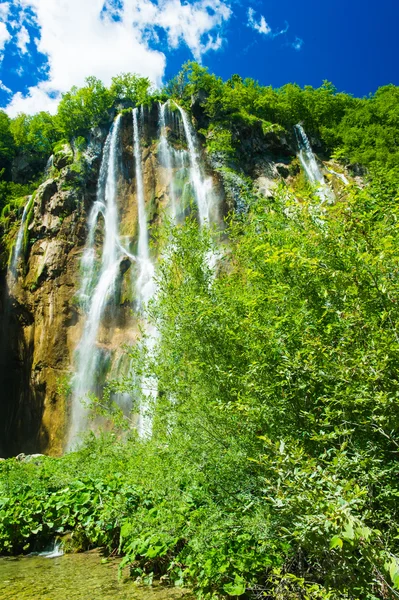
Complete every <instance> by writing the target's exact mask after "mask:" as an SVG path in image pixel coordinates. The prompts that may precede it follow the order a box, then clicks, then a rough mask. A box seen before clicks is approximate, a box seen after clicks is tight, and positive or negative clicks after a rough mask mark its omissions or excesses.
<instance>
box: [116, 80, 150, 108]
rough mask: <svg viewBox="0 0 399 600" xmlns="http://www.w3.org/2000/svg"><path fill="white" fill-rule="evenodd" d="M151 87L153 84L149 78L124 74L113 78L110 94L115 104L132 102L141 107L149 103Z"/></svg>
mask: <svg viewBox="0 0 399 600" xmlns="http://www.w3.org/2000/svg"><path fill="white" fill-rule="evenodd" d="M150 86H151V82H150V80H149V79H148V78H147V77H139V76H138V75H133V74H132V73H122V74H121V75H118V76H117V77H113V78H112V84H111V87H110V90H109V92H110V95H111V97H112V99H113V102H118V101H120V100H130V102H132V104H134V105H135V106H139V105H140V104H146V103H147V102H148V99H149V89H150Z"/></svg>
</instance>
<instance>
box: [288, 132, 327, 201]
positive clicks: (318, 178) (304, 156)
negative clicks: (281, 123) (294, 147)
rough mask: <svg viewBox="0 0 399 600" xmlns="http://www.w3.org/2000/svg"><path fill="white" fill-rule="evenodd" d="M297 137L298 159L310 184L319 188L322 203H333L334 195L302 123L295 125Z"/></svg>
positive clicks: (317, 192) (317, 191) (318, 193)
mask: <svg viewBox="0 0 399 600" xmlns="http://www.w3.org/2000/svg"><path fill="white" fill-rule="evenodd" d="M295 135H296V139H297V143H298V148H299V154H298V158H299V160H300V163H301V165H302V167H303V169H304V171H305V173H306V176H307V178H308V180H309V181H310V183H311V184H312V185H314V186H317V190H316V194H317V195H318V196H319V198H320V200H321V203H323V202H326V201H327V202H331V201H333V200H334V194H333V192H332V190H331V189H330V188H329V187H328V185H326V182H325V180H324V176H323V173H322V172H321V170H320V167H319V165H318V163H317V160H316V157H315V155H314V152H313V150H312V146H311V145H310V142H309V138H308V136H307V135H306V132H305V130H304V128H303V127H302V125H301V124H300V123H298V124H297V125H295Z"/></svg>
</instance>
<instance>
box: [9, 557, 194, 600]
mask: <svg viewBox="0 0 399 600" xmlns="http://www.w3.org/2000/svg"><path fill="white" fill-rule="evenodd" d="M119 562H120V561H119V560H118V559H115V558H110V557H109V558H107V559H106V561H105V562H104V561H103V557H102V555H101V554H100V552H99V551H98V550H92V551H90V552H82V553H79V554H64V555H63V556H57V557H54V558H52V560H48V559H47V558H46V557H45V556H40V555H39V556H38V555H37V556H18V557H10V558H0V581H1V585H0V600H66V599H68V600H88V599H90V600H91V599H95V600H110V599H111V598H112V599H115V600H118V599H120V600H178V599H180V598H185V599H186V600H189V598H193V597H192V596H191V595H189V594H188V592H187V591H186V590H183V589H178V588H175V587H173V588H168V587H164V586H161V585H156V584H155V585H154V586H152V587H148V586H146V587H143V586H139V585H137V584H136V583H135V581H134V580H133V579H132V578H131V577H128V572H127V570H125V572H124V574H123V576H122V578H120V577H119V572H118V567H119Z"/></svg>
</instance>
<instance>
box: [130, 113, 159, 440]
mask: <svg viewBox="0 0 399 600" xmlns="http://www.w3.org/2000/svg"><path fill="white" fill-rule="evenodd" d="M138 113H139V110H138V109H137V108H134V109H133V152H134V163H135V168H136V192H137V208H138V221H139V240H138V247H137V261H138V268H139V272H138V276H137V281H136V293H137V300H138V308H139V310H140V311H142V310H143V309H145V306H146V305H147V303H148V301H149V300H150V299H151V298H152V297H153V295H154V294H155V281H154V271H155V269H154V265H153V263H152V261H151V259H150V250H149V243H148V225H147V214H146V210H145V198H144V181H143V169H142V151H141V133H142V131H143V127H144V111H143V107H142V106H141V108H140V122H139V118H138ZM144 330H145V333H146V334H147V336H148V338H147V349H148V351H149V352H151V351H152V349H153V347H154V345H155V341H156V337H157V332H156V330H155V328H154V327H149V325H148V323H145V324H144ZM154 390H155V392H154ZM156 390H157V382H156V381H154V380H153V379H151V378H147V377H143V378H142V380H141V392H142V397H143V402H142V404H141V407H140V414H139V420H138V427H137V429H138V433H139V435H140V437H148V436H150V435H151V432H152V419H151V417H150V416H148V415H147V414H146V412H147V411H148V406H149V402H150V400H151V399H152V398H153V397H154V395H156Z"/></svg>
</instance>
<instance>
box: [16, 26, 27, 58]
mask: <svg viewBox="0 0 399 600" xmlns="http://www.w3.org/2000/svg"><path fill="white" fill-rule="evenodd" d="M29 42H30V35H29V32H28V30H27V29H26V27H24V25H22V27H21V29H20V30H19V31H18V33H17V46H18V48H19V49H20V50H21V53H22V54H26V53H27V52H28V48H27V45H28V44H29Z"/></svg>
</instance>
